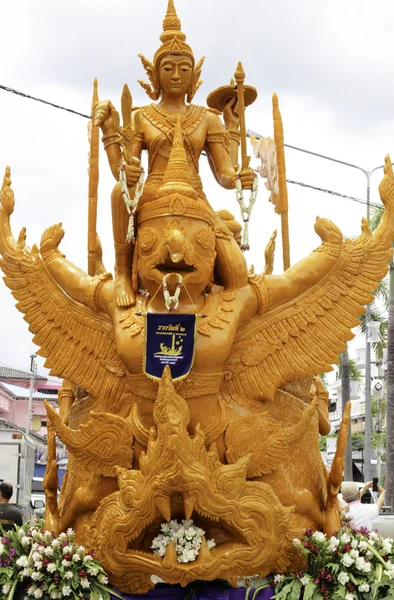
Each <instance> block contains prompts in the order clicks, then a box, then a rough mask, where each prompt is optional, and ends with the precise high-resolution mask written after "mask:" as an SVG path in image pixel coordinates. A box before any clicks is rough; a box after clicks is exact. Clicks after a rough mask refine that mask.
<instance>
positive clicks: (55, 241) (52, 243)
mask: <svg viewBox="0 0 394 600" xmlns="http://www.w3.org/2000/svg"><path fill="white" fill-rule="evenodd" d="M63 237H64V229H63V227H62V224H61V223H57V224H56V225H52V226H51V227H48V229H46V230H45V231H44V233H43V234H42V236H41V242H40V250H41V254H43V255H44V254H46V253H47V252H49V251H50V250H56V249H57V247H58V245H59V244H60V242H61V241H62V239H63Z"/></svg>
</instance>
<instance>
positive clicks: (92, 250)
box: [88, 79, 100, 277]
mask: <svg viewBox="0 0 394 600" xmlns="http://www.w3.org/2000/svg"><path fill="white" fill-rule="evenodd" d="M98 101H99V98H98V83H97V79H95V80H94V83H93V97H92V112H91V114H92V119H91V121H90V152H89V203H88V273H89V275H91V276H92V277H93V276H94V275H95V274H96V260H97V245H96V229H97V196H98V181H99V163H98V161H99V142H100V128H99V127H98V126H97V125H96V126H95V125H93V117H94V107H95V106H96V104H97V103H98Z"/></svg>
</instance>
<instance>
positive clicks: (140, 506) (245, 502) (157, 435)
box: [91, 367, 299, 592]
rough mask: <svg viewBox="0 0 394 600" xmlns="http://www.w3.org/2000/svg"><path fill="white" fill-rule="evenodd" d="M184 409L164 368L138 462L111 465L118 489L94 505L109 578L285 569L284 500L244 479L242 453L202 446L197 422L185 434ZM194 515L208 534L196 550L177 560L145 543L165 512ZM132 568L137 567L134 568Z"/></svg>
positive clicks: (287, 523)
mask: <svg viewBox="0 0 394 600" xmlns="http://www.w3.org/2000/svg"><path fill="white" fill-rule="evenodd" d="M189 419H190V412H189V408H188V406H187V403H186V401H185V400H184V399H183V398H181V397H180V396H179V395H178V394H176V392H175V390H174V387H173V384H172V380H171V375H170V371H169V368H168V367H166V370H165V372H164V374H163V377H162V380H161V384H160V388H159V393H158V397H157V400H156V402H155V408H154V421H155V424H156V428H152V430H151V433H150V439H149V443H148V448H147V452H146V454H143V455H141V457H140V470H128V469H124V468H118V483H119V491H117V492H115V493H114V494H112V495H110V496H108V497H107V498H105V499H104V500H103V501H102V502H101V504H100V506H99V508H98V509H97V511H96V513H95V515H94V519H93V524H92V529H91V537H92V543H93V545H94V547H95V548H96V549H97V552H98V555H99V557H100V559H101V560H102V562H103V565H104V567H105V568H106V570H107V571H108V572H109V573H110V574H111V583H112V584H113V585H115V586H116V587H118V588H119V589H122V590H123V591H126V592H127V591H134V592H135V591H146V590H147V589H149V587H151V585H152V584H151V581H150V576H151V575H152V574H156V575H158V576H159V577H161V578H162V579H164V580H165V581H167V582H169V583H179V582H180V583H181V584H182V585H186V584H187V583H189V582H191V581H193V580H195V579H201V578H204V579H215V578H217V577H228V578H230V577H231V576H232V574H233V573H234V569H235V570H236V572H237V573H238V574H239V575H242V574H252V573H262V574H267V573H268V572H270V571H274V570H276V569H282V570H283V569H284V568H286V565H287V564H288V562H289V560H290V557H291V555H292V539H293V537H294V536H295V535H296V533H299V532H296V531H292V530H291V529H292V528H291V516H292V513H293V509H292V508H284V507H283V506H282V505H281V503H280V502H279V500H278V498H277V496H276V495H275V493H274V492H273V490H272V488H271V487H270V486H269V485H267V484H265V483H262V482H256V481H248V480H247V479H246V473H247V467H248V462H249V456H244V457H242V458H240V459H239V460H237V461H236V462H235V463H234V464H231V465H224V464H222V463H221V462H220V460H219V457H218V453H217V450H216V447H215V446H212V447H211V448H210V449H209V450H207V449H206V446H205V435H204V433H203V432H202V430H201V429H199V428H197V432H196V435H195V436H194V437H190V435H189V433H188V430H187V427H188V423H189ZM190 518H191V519H193V521H194V523H195V524H196V525H197V526H198V527H201V528H202V529H204V531H205V533H206V538H213V539H214V540H215V542H216V547H215V548H213V549H211V550H209V549H208V545H207V544H206V542H205V539H204V540H203V544H202V547H201V549H200V553H199V556H198V558H197V559H196V560H195V561H194V562H193V563H188V564H187V565H185V564H183V563H179V562H178V561H177V555H176V551H175V548H174V546H173V545H172V544H170V545H169V546H168V547H167V551H166V554H165V555H164V556H163V557H160V556H157V555H155V554H154V553H153V550H152V549H151V546H152V541H153V539H154V538H155V537H156V536H157V535H158V534H159V532H160V526H161V524H162V523H163V522H165V521H170V520H171V519H178V520H181V519H190ZM137 572H138V574H137Z"/></svg>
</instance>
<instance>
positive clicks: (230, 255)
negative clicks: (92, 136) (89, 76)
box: [95, 0, 254, 307]
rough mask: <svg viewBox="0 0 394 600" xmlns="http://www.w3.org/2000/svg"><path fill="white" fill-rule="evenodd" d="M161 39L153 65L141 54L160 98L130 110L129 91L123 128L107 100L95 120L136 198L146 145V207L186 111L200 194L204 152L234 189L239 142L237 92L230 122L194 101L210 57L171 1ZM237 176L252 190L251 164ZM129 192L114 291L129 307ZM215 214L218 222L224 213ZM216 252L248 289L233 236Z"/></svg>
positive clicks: (117, 198) (118, 229) (120, 204)
mask: <svg viewBox="0 0 394 600" xmlns="http://www.w3.org/2000/svg"><path fill="white" fill-rule="evenodd" d="M160 40H161V41H162V45H161V46H160V48H159V49H158V50H157V51H156V53H155V56H154V59H153V63H152V62H150V61H149V60H147V59H146V58H145V57H144V56H142V55H139V56H140V58H141V60H142V63H143V65H144V67H145V70H146V72H147V74H148V77H149V79H150V82H151V85H149V84H147V83H144V82H143V81H139V82H140V83H141V85H142V87H143V88H144V90H145V91H146V93H147V94H148V96H149V97H150V98H151V99H152V100H159V102H158V103H157V104H155V103H152V104H150V105H148V106H143V107H141V108H136V109H135V110H132V104H131V96H130V95H129V94H128V93H127V90H126V91H124V93H123V95H122V114H123V127H122V128H121V127H120V124H119V115H118V113H117V111H116V110H115V108H114V106H113V104H112V103H111V102H109V101H103V102H100V103H99V104H98V105H97V107H96V110H95V124H96V125H98V124H99V125H100V126H101V129H102V131H103V138H102V139H103V143H104V148H105V150H106V152H107V156H108V160H109V164H110V167H111V170H112V173H113V175H114V177H115V178H116V179H117V180H119V177H120V174H121V171H122V170H123V169H124V172H125V175H126V178H127V185H128V187H129V193H130V196H131V198H132V197H133V196H134V197H135V195H136V194H137V193H138V185H137V184H138V181H139V179H140V176H141V168H142V167H141V161H140V159H141V152H142V150H147V152H148V156H149V165H148V177H147V180H146V182H145V185H144V188H143V193H142V195H141V197H140V198H139V200H138V205H139V206H140V207H141V206H142V204H144V203H146V202H150V201H151V200H153V199H154V198H155V197H156V192H157V190H158V188H159V186H160V184H161V182H162V179H163V174H164V171H165V168H166V165H167V161H168V157H169V155H170V151H171V143H172V132H173V129H174V125H175V123H176V120H177V118H178V117H179V116H180V117H181V126H182V132H183V136H184V143H185V150H186V155H187V159H188V165H189V174H190V177H191V180H192V185H193V188H194V189H195V190H196V192H197V194H198V197H199V199H200V200H201V201H202V202H207V199H206V196H205V194H204V192H203V188H202V182H201V179H200V176H199V158H200V155H201V153H202V151H203V150H205V151H206V154H207V157H208V161H209V164H210V166H211V169H212V172H213V174H214V176H215V178H216V180H217V182H218V183H219V184H220V185H221V186H222V187H224V188H226V189H234V188H235V181H236V177H237V173H236V166H237V164H238V145H239V141H240V133H239V131H238V127H239V119H238V115H237V106H236V101H235V98H232V99H230V101H229V102H228V103H226V105H225V107H224V112H223V117H224V122H225V128H224V127H223V125H222V122H221V120H220V118H219V116H218V114H217V112H218V111H215V110H214V109H209V108H207V107H203V106H196V105H194V104H192V103H191V102H192V100H193V97H194V95H195V93H196V91H197V89H198V87H199V86H200V84H201V83H202V81H201V80H200V79H199V77H200V74H201V68H202V64H203V61H204V58H202V59H201V60H200V61H199V62H198V63H197V64H195V59H194V55H193V51H192V49H191V47H190V46H189V45H188V44H187V43H186V41H185V40H186V36H185V34H184V33H182V31H181V23H180V20H179V18H178V16H177V14H176V10H175V7H174V2H173V0H169V1H168V8H167V14H166V17H165V19H164V21H163V33H162V35H161V37H160ZM239 177H240V179H241V182H242V186H243V188H244V189H246V190H247V189H251V187H252V183H253V178H254V173H253V170H252V169H243V170H241V172H240V173H239ZM125 193H126V194H127V193H128V192H125V190H124V189H123V190H122V187H121V185H120V184H118V185H116V186H115V188H114V190H113V193H112V218H113V234H114V241H115V263H116V265H115V271H116V272H115V283H116V290H117V293H116V295H117V302H118V304H119V306H123V307H127V306H131V305H133V304H134V302H135V293H136V292H137V291H138V290H137V289H134V290H133V289H132V278H131V269H132V254H133V244H132V241H131V240H130V239H129V240H128V241H126V238H127V230H128V225H129V223H130V215H129V212H128V210H127V208H126V205H125V199H124V198H125V196H124V194H125ZM131 218H133V215H131ZM215 219H216V220H217V221H218V222H219V220H220V219H219V216H218V215H216V216H215ZM129 237H130V236H129ZM217 252H218V253H219V254H220V253H222V254H223V255H226V257H227V259H226V261H225V262H226V264H223V265H222V272H221V273H220V274H219V273H217V274H216V275H217V276H220V279H221V281H222V282H223V283H224V284H225V285H226V287H232V288H234V289H235V288H237V287H243V286H244V285H245V284H246V282H247V268H246V262H245V259H244V257H243V256H242V254H241V252H240V251H239V248H238V247H237V246H236V244H235V243H234V240H229V239H225V238H221V239H220V238H218V241H217ZM223 263H224V261H223ZM134 288H135V286H134Z"/></svg>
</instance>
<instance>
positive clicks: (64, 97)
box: [0, 0, 394, 373]
mask: <svg viewBox="0 0 394 600" xmlns="http://www.w3.org/2000/svg"><path fill="white" fill-rule="evenodd" d="M175 4H176V8H177V12H178V16H179V17H180V19H181V22H182V30H183V31H184V32H185V33H186V35H187V41H188V43H189V44H190V45H191V46H192V48H193V50H194V54H195V57H196V60H198V59H199V58H200V57H201V56H206V60H205V64H204V67H203V72H202V78H203V80H204V84H203V85H202V86H201V88H200V90H199V91H198V93H197V95H196V97H195V99H194V102H195V103H197V104H202V105H204V104H205V98H206V96H207V95H208V94H209V92H211V91H212V90H213V89H215V88H216V87H218V86H221V85H225V84H226V83H228V82H229V80H230V78H231V77H232V76H233V74H234V70H235V68H236V65H237V63H238V61H239V60H241V61H242V63H243V66H244V69H245V72H246V83H249V84H250V85H253V86H255V87H256V88H257V90H258V94H259V95H258V98H257V100H256V102H255V103H254V104H253V105H252V106H251V107H249V108H248V109H247V111H246V124H247V128H249V129H252V130H254V131H257V132H259V133H261V134H262V135H264V136H267V135H272V134H273V128H272V107H271V96H272V93H273V92H276V93H277V94H278V97H279V105H280V109H281V113H282V118H283V123H284V130H285V142H286V143H288V144H290V145H293V146H297V147H299V148H303V149H306V150H310V151H313V152H317V153H319V154H324V155H327V156H330V157H333V158H336V159H338V160H341V161H345V162H348V163H352V164H354V165H358V166H359V167H361V168H362V169H364V170H366V171H370V170H372V169H374V168H375V167H378V166H380V165H382V164H383V162H384V157H385V155H386V154H387V153H390V152H391V153H392V155H394V36H393V31H394V4H393V2H392V0H375V1H374V2H373V3H372V2H370V0H331V1H330V2H323V1H320V2H316V0H275V1H274V0H243V2H242V3H240V2H238V1H235V0H175ZM166 5H167V0H111V1H110V0H106V1H105V0H67V2H66V1H65V0H57V1H56V2H53V1H50V0H34V2H33V1H32V0H13V1H12V2H11V1H8V2H3V3H2V7H1V16H2V35H1V36H0V56H1V59H0V85H2V86H7V87H10V88H14V89H16V90H19V91H21V92H24V93H26V94H30V95H32V96H36V97H38V98H43V99H45V100H48V101H50V102H52V103H54V104H59V105H62V106H64V107H68V108H72V109H74V110H76V111H79V112H81V113H85V114H89V113H90V106H91V96H92V86H93V79H94V78H95V77H97V78H98V81H99V94H100V99H102V100H104V99H111V100H112V102H113V103H114V104H115V105H116V106H117V107H118V108H120V95H121V91H122V87H123V85H124V83H127V84H128V85H129V87H130V90H131V93H132V96H133V103H134V106H141V105H142V104H146V103H149V102H150V100H149V99H148V97H147V96H146V95H145V93H144V91H143V90H142V88H141V87H140V86H139V84H138V83H137V79H140V78H144V79H146V76H145V73H144V71H143V68H142V65H141V63H140V60H139V58H138V57H137V55H138V53H142V54H144V55H145V56H146V57H147V58H149V59H151V58H152V57H153V54H154V52H155V50H156V49H157V47H158V45H159V36H160V33H161V31H162V29H161V28H162V19H163V17H164V15H165V11H166ZM0 111H1V112H0V114H1V132H0V176H1V177H2V173H3V172H4V169H5V167H6V165H9V166H10V167H11V170H12V181H13V189H14V192H15V200H16V205H15V212H14V215H13V217H12V227H13V231H14V235H15V237H17V235H18V233H19V230H20V228H21V227H22V226H26V227H27V243H28V244H29V245H32V244H33V243H39V241H40V237H41V234H42V232H43V231H44V230H45V229H46V228H47V227H48V226H49V225H51V224H53V223H57V222H62V223H63V227H64V229H65V232H66V235H65V238H64V240H63V242H62V244H61V249H62V251H63V252H64V253H65V254H66V255H67V258H69V260H71V261H72V262H74V263H75V264H76V265H78V266H79V267H81V268H86V265H87V190H88V174H87V166H88V164H87V161H88V149H89V148H88V138H87V122H88V120H87V119H85V118H83V117H80V116H77V115H74V114H71V113H68V112H65V111H62V110H58V109H55V108H52V107H50V106H46V105H44V104H42V103H38V102H34V101H32V100H28V99H25V98H22V97H20V96H17V95H14V94H11V93H8V92H6V91H4V90H2V89H0ZM249 150H250V152H251V148H250V146H249ZM252 166H258V162H257V161H256V160H255V159H253V160H252ZM286 167H287V177H288V179H291V180H293V181H298V182H301V183H305V184H309V185H313V186H316V187H319V188H323V189H330V190H335V191H337V192H339V193H342V194H346V195H350V196H353V197H356V198H359V199H364V200H365V198H366V182H367V179H366V176H365V174H364V173H363V172H362V171H361V170H358V169H354V168H351V167H346V166H344V165H339V164H336V163H334V162H330V161H327V160H323V159H321V158H317V157H314V156H311V155H308V154H306V153H302V152H299V151H296V150H292V149H288V150H287V151H286ZM201 175H202V179H203V184H204V189H205V192H206V194H207V196H208V198H209V200H210V202H211V204H212V205H213V206H214V208H215V209H220V208H227V209H228V210H230V211H231V212H233V213H234V215H235V216H236V217H237V218H239V208H238V205H237V203H236V200H235V195H234V192H232V191H226V190H223V189H221V188H220V187H219V186H218V184H217V183H216V182H215V180H214V178H213V176H212V174H211V173H210V171H209V167H208V165H207V164H206V159H204V157H202V158H201ZM381 176H382V171H381V169H378V170H376V171H375V172H374V174H373V175H372V176H371V201H372V202H374V203H379V202H380V201H379V195H378V192H377V188H378V184H379V181H380V179H381ZM113 183H114V181H113V179H112V176H111V174H110V171H109V167H108V164H107V162H106V157H105V153H104V151H103V150H102V149H101V157H100V185H99V215H98V224H97V228H98V233H99V235H100V238H101V240H102V244H103V249H104V263H105V265H106V266H107V269H108V270H112V265H113V262H114V255H113V249H112V230H111V213H110V193H111V188H112V186H113ZM288 193H289V204H290V208H289V222H290V242H291V261H292V263H294V262H296V261H298V260H300V259H302V258H303V257H305V256H306V255H307V254H309V253H310V252H311V251H312V250H313V249H314V248H316V247H317V246H318V245H319V238H318V236H317V235H316V234H315V232H314V229H313V224H314V221H315V219H316V216H317V215H319V216H321V217H326V218H330V219H332V220H333V221H334V222H335V223H336V224H337V225H338V226H339V227H340V229H341V230H342V232H343V233H344V235H346V236H348V237H352V236H356V235H357V234H358V232H359V231H360V223H361V218H362V217H363V216H365V214H366V206H365V204H362V203H357V202H354V201H350V200H347V199H344V198H339V197H335V196H333V195H329V194H327V193H323V192H319V191H315V190H311V189H309V188H305V187H301V186H299V185H294V184H288ZM276 228H278V230H280V220H279V217H278V215H276V214H275V213H274V210H273V206H272V204H270V203H269V202H268V192H267V191H266V189H265V186H264V181H263V180H260V191H259V196H258V199H257V202H256V205H255V207H254V209H253V213H252V218H251V225H250V239H251V250H250V252H248V253H247V260H248V263H249V264H254V265H255V270H256V271H262V270H263V269H264V248H265V245H266V244H267V242H268V240H269V238H270V235H271V233H272V231H273V230H274V229H276ZM281 270H282V257H281V242H280V232H278V242H277V250H276V260H275V273H280V272H281ZM14 304H15V301H14V299H13V298H12V296H11V294H10V292H9V290H8V289H7V288H6V286H5V285H4V283H3V282H2V281H1V282H0V364H1V365H6V366H9V367H12V368H17V369H26V370H28V369H29V365H30V354H32V353H33V352H35V351H36V347H35V346H34V345H33V343H32V341H31V337H32V335H31V334H30V333H29V332H28V328H27V324H26V322H25V321H24V320H23V317H22V315H21V314H20V313H19V312H18V311H17V309H16V308H15V306H14ZM38 365H39V371H40V372H41V373H45V372H46V371H45V370H44V369H43V366H42V365H43V361H42V359H40V358H39V359H38Z"/></svg>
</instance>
